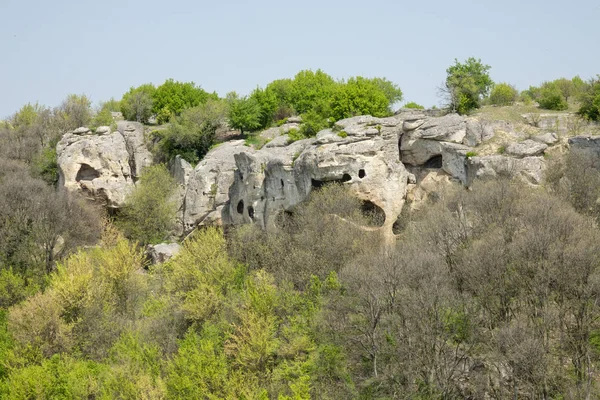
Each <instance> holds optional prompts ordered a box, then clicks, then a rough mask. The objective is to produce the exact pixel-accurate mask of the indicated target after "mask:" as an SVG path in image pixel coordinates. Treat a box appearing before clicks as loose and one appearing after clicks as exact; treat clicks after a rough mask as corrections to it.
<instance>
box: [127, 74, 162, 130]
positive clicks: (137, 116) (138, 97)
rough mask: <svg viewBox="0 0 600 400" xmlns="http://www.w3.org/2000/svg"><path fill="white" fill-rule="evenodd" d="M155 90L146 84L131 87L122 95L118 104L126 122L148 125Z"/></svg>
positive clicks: (151, 85) (152, 86)
mask: <svg viewBox="0 0 600 400" xmlns="http://www.w3.org/2000/svg"><path fill="white" fill-rule="evenodd" d="M155 91H156V88H155V87H154V85H153V84H151V83H147V84H144V85H141V86H138V87H137V88H136V87H131V89H129V91H128V92H127V93H125V94H124V95H123V98H122V99H121V103H120V109H121V113H122V114H123V117H124V118H125V119H126V120H128V121H137V122H142V123H148V120H149V119H150V117H151V116H152V111H153V104H154V103H153V95H154V92H155Z"/></svg>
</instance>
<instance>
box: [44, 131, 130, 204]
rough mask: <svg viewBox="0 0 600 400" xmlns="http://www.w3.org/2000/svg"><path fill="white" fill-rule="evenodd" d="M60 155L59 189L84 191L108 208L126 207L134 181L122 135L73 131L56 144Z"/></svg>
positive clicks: (58, 158)
mask: <svg viewBox="0 0 600 400" xmlns="http://www.w3.org/2000/svg"><path fill="white" fill-rule="evenodd" d="M85 129H87V128H85ZM77 131H79V132H82V131H83V129H81V128H79V129H78V130H77ZM56 152H57V161H58V172H59V187H64V188H66V189H67V190H71V191H83V192H84V193H86V194H87V195H88V196H89V197H90V198H91V199H94V200H97V201H100V202H101V203H102V204H103V205H105V206H106V207H108V208H118V207H121V206H122V205H123V204H124V202H125V198H126V196H127V195H128V194H129V193H130V191H131V190H132V188H133V186H134V182H133V179H132V173H131V168H130V166H129V153H128V152H127V146H126V143H125V139H124V138H123V136H122V135H121V134H120V133H119V132H113V133H110V134H104V135H81V134H80V133H78V134H76V133H75V132H69V133H66V134H65V135H64V136H63V137H62V138H61V140H60V141H59V142H58V144H57V145H56Z"/></svg>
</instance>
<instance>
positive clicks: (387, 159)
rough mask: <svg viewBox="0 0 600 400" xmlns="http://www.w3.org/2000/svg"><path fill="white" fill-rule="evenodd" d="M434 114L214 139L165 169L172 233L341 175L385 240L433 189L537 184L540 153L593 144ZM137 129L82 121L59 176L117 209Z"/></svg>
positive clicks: (144, 160)
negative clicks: (376, 216) (192, 161)
mask: <svg viewBox="0 0 600 400" xmlns="http://www.w3.org/2000/svg"><path fill="white" fill-rule="evenodd" d="M438 113H439V112H437V111H427V110H409V109H404V110H400V111H399V112H397V113H396V115H394V116H392V117H388V118H374V117H371V116H359V117H353V118H349V119H345V120H341V121H338V122H337V123H336V124H335V125H334V126H333V128H332V129H326V130H323V131H321V132H319V133H318V134H317V136H316V137H315V138H311V139H304V140H299V141H295V142H292V141H291V140H290V139H289V137H288V135H287V134H286V132H287V130H288V129H280V130H277V128H271V129H269V130H267V131H265V132H263V135H264V136H265V140H268V143H267V144H266V145H265V146H264V147H262V148H260V149H255V148H253V147H249V146H246V145H245V143H244V141H243V140H234V141H229V142H225V143H222V144H220V145H218V146H216V147H215V148H213V149H212V150H211V151H210V152H209V153H208V154H207V155H206V156H205V157H204V159H203V160H202V161H201V162H200V163H198V165H196V166H195V168H192V166H190V165H189V164H188V163H187V162H185V161H184V160H182V159H180V158H177V159H176V160H174V162H173V163H172V165H171V172H172V174H173V175H174V176H175V178H176V180H177V181H178V183H179V184H180V190H179V192H178V194H177V200H178V202H179V204H180V209H179V220H180V222H181V232H180V233H185V232H189V231H191V230H193V229H194V228H195V227H196V226H198V225H205V224H212V223H222V224H242V223H256V224H258V225H260V226H261V227H264V228H268V227H269V226H271V225H272V224H273V223H274V222H275V220H276V216H277V215H278V214H279V213H280V212H282V211H290V210H293V208H294V207H295V206H296V205H298V204H299V203H301V202H302V201H304V200H306V198H307V197H308V196H309V194H310V192H311V191H312V190H313V189H315V188H318V187H320V186H322V185H323V184H326V183H328V182H343V183H344V184H346V185H348V186H349V187H350V188H351V190H352V192H353V193H355V195H356V196H357V197H359V198H360V199H362V200H363V201H364V202H365V205H366V206H367V207H368V208H369V209H372V210H376V211H377V212H379V213H383V215H384V218H383V221H384V222H383V224H382V225H381V226H380V227H379V228H377V229H379V230H381V232H382V234H383V235H384V236H385V237H388V238H389V237H393V226H394V223H395V222H396V220H397V218H398V216H399V215H400V213H401V211H402V208H403V206H404V203H405V202H406V201H407V200H408V201H409V202H410V204H411V208H419V207H421V206H422V204H424V201H425V200H426V199H427V198H428V197H429V196H430V195H431V194H432V193H435V192H436V191H439V190H441V189H442V187H443V186H446V185H452V184H462V185H465V186H470V185H471V184H472V182H473V181H474V180H476V179H485V178H494V177H498V176H511V177H517V178H519V179H522V180H524V181H526V182H528V183H529V184H532V185H537V184H540V183H541V181H542V179H543V176H544V170H545V168H546V158H545V157H548V155H549V154H555V153H561V152H563V151H564V150H565V149H567V148H568V147H569V145H571V146H575V147H578V148H585V149H588V150H589V149H594V151H595V149H597V148H598V146H597V145H596V143H597V142H598V141H597V140H596V139H595V138H592V139H590V138H586V137H585V136H575V137H571V139H570V140H569V141H567V139H566V134H565V133H564V132H562V131H552V129H550V128H549V127H545V128H543V127H542V128H540V127H539V126H537V125H540V124H541V122H540V121H539V120H535V119H534V120H533V121H532V117H531V116H528V115H524V116H523V123H522V124H515V123H511V122H505V121H490V120H486V119H483V118H478V117H462V116H459V115H456V114H449V115H444V116H439V115H438ZM544 118H546V119H550V117H548V116H545V117H544ZM546 119H545V120H544V121H546ZM298 123H300V121H295V122H294V124H298ZM546 125H549V122H544V126H546ZM295 126H296V125H295ZM295 126H294V127H295ZM549 126H550V125H549ZM290 129H291V128H290ZM143 135H144V133H143V127H142V126H141V125H139V124H136V123H131V122H126V121H122V122H120V123H119V125H118V131H117V132H111V131H110V129H109V128H106V127H103V128H99V129H98V130H97V131H96V132H95V133H94V134H92V132H91V131H89V130H88V129H87V128H80V129H77V130H75V131H73V132H69V133H67V134H66V135H64V137H63V138H62V140H61V141H60V142H59V144H58V146H57V151H58V161H59V168H60V182H61V185H62V186H64V187H65V188H67V189H69V190H82V191H84V192H87V193H88V194H90V195H91V196H92V197H93V198H95V199H101V200H102V201H103V202H105V204H106V205H107V206H108V207H120V206H121V205H122V204H123V202H124V201H125V198H126V196H127V194H128V193H129V191H130V190H131V188H132V187H133V186H134V185H135V180H136V177H137V176H139V174H140V173H141V170H142V168H143V167H144V166H147V165H149V164H150V162H151V155H150V153H149V152H148V150H147V149H146V147H145V146H144V136H143ZM588 150H586V151H588Z"/></svg>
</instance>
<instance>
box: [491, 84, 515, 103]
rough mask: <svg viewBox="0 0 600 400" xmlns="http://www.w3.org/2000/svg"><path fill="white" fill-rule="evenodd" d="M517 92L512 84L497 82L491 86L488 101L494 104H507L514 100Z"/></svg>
mask: <svg viewBox="0 0 600 400" xmlns="http://www.w3.org/2000/svg"><path fill="white" fill-rule="evenodd" d="M518 95H519V92H518V91H517V89H515V87H514V86H513V85H510V84H508V83H504V82H503V83H498V84H496V85H494V87H493V88H492V92H491V94H490V103H492V104H493V105H496V106H508V105H511V104H512V103H514V102H515V100H516V99H517V96H518Z"/></svg>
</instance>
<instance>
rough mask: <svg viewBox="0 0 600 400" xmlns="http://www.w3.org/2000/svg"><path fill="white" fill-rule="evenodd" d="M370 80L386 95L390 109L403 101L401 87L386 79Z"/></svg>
mask: <svg viewBox="0 0 600 400" xmlns="http://www.w3.org/2000/svg"><path fill="white" fill-rule="evenodd" d="M369 80H370V81H371V82H373V83H374V84H375V85H376V86H377V87H378V88H379V90H381V91H382V92H383V93H384V94H385V97H386V98H387V100H388V103H389V107H390V108H391V107H392V106H393V105H394V104H395V103H398V102H399V101H402V96H403V95H402V90H400V87H399V86H398V85H396V84H395V83H394V82H392V81H389V80H388V79H386V78H371V79H369Z"/></svg>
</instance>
